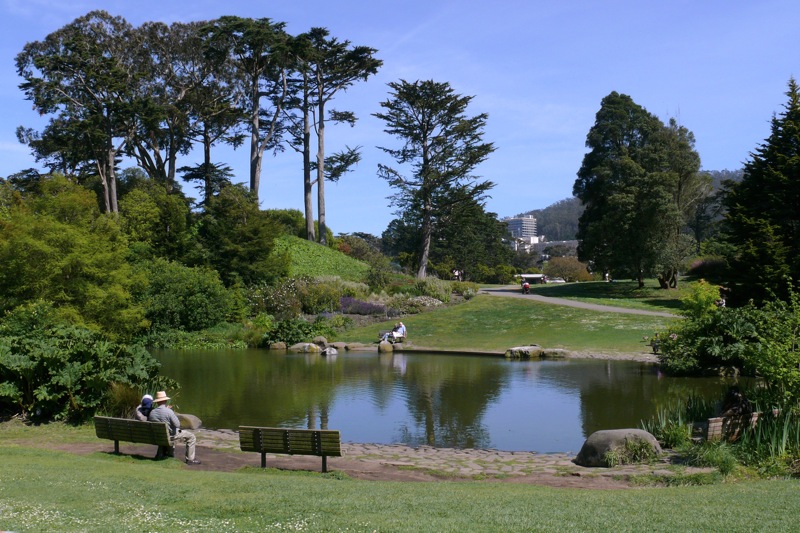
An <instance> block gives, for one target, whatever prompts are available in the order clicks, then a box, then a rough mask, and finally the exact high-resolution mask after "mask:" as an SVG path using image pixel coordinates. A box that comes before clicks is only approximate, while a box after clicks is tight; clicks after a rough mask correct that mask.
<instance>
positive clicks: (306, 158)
mask: <svg viewBox="0 0 800 533" xmlns="http://www.w3.org/2000/svg"><path fill="white" fill-rule="evenodd" d="M303 76H304V80H305V81H306V84H305V86H304V87H303V201H304V206H305V216H306V239H308V240H309V241H311V242H316V241H317V236H316V234H315V232H314V201H313V199H312V195H313V190H312V184H311V120H310V119H309V113H310V104H309V102H308V81H307V79H306V77H307V74H305V73H304V74H303Z"/></svg>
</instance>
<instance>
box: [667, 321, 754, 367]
mask: <svg viewBox="0 0 800 533" xmlns="http://www.w3.org/2000/svg"><path fill="white" fill-rule="evenodd" d="M758 313H759V311H758V310H757V309H755V308H754V307H752V306H746V307H742V308H736V309H734V308H719V309H715V310H714V311H713V312H712V313H711V314H709V315H706V316H702V317H700V318H687V319H685V320H683V321H681V322H680V323H678V324H676V325H673V326H672V327H670V328H669V329H668V330H667V331H665V332H661V333H660V335H659V338H660V340H661V351H660V353H659V361H660V363H661V365H662V367H663V368H664V370H665V371H667V372H668V373H672V374H698V373H702V372H705V371H708V370H709V369H712V370H714V371H719V370H720V369H722V368H736V369H743V368H745V366H746V365H747V357H748V354H749V353H750V352H751V351H752V349H753V347H754V346H755V344H756V343H757V342H758V331H757V328H756V326H755V322H754V320H755V318H756V315H757V314H758Z"/></svg>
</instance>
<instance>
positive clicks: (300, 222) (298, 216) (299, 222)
mask: <svg viewBox="0 0 800 533" xmlns="http://www.w3.org/2000/svg"><path fill="white" fill-rule="evenodd" d="M264 213H265V214H266V216H267V217H269V218H271V219H272V220H274V221H275V222H277V223H279V224H280V225H281V226H282V227H283V233H285V234H286V235H292V236H294V237H298V238H300V239H305V238H306V220H305V217H304V216H303V212H302V211H300V210H299V209H267V210H265V211H264Z"/></svg>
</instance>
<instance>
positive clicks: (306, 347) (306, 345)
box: [287, 342, 322, 353]
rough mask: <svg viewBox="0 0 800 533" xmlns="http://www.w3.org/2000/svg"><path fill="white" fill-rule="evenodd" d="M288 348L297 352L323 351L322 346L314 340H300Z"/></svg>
mask: <svg viewBox="0 0 800 533" xmlns="http://www.w3.org/2000/svg"><path fill="white" fill-rule="evenodd" d="M287 349H288V350H289V351H290V352H295V353H320V352H321V351H322V348H320V347H319V345H318V344H314V343H313V342H298V343H297V344H293V345H291V346H289V348H287Z"/></svg>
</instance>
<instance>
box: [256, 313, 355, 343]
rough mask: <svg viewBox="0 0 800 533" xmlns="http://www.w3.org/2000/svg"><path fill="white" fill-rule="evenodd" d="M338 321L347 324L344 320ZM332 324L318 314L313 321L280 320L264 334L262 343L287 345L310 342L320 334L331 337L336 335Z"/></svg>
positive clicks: (299, 319) (297, 319)
mask: <svg viewBox="0 0 800 533" xmlns="http://www.w3.org/2000/svg"><path fill="white" fill-rule="evenodd" d="M340 323H341V324H342V325H344V324H347V322H346V321H344V320H343V321H341V322H340ZM333 324H334V323H333V322H332V321H330V320H328V319H327V318H326V317H324V316H318V317H317V318H316V319H315V320H314V322H308V321H307V320H305V319H303V318H295V319H289V320H281V321H280V322H277V323H276V324H275V326H274V327H273V328H272V329H271V330H270V331H268V332H267V333H266V334H265V335H264V337H263V341H262V345H265V346H268V345H270V344H274V343H276V342H285V343H286V345H287V346H291V345H293V344H297V343H300V342H311V340H312V339H313V338H314V337H317V336H320V335H321V336H324V337H328V338H333V337H334V336H335V335H336V328H335V327H334V325H333Z"/></svg>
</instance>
